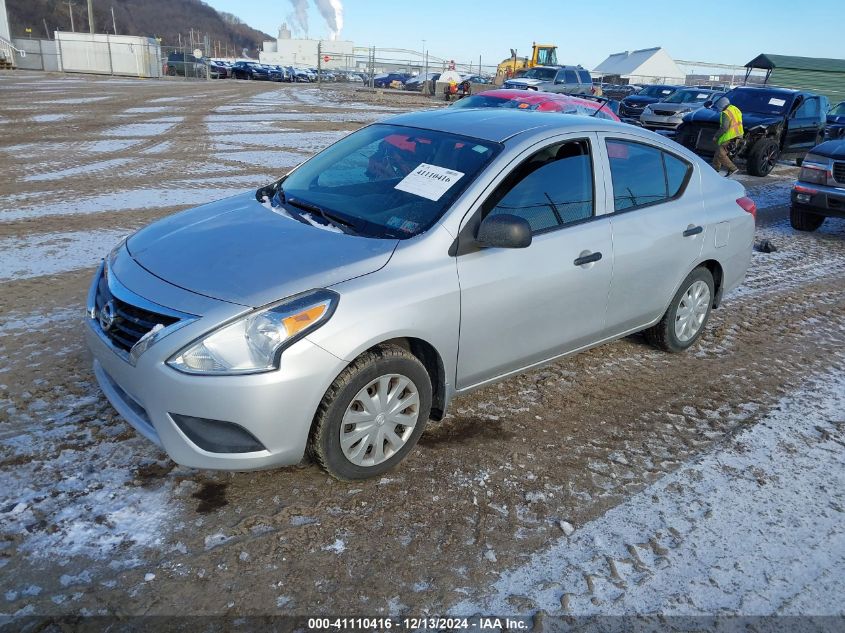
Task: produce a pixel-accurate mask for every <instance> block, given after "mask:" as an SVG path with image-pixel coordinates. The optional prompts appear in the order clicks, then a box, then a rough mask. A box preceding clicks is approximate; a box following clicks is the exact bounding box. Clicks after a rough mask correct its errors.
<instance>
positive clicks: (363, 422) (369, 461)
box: [309, 346, 432, 481]
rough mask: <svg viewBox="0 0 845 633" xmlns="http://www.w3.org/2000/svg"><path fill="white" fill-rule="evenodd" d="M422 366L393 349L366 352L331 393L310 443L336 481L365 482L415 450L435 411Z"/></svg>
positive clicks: (415, 360)
mask: <svg viewBox="0 0 845 633" xmlns="http://www.w3.org/2000/svg"><path fill="white" fill-rule="evenodd" d="M431 394H432V388H431V380H430V379H429V376H428V372H427V371H426V369H425V367H424V366H423V364H422V363H421V362H420V361H419V360H418V359H417V358H416V357H415V356H414V355H413V354H411V353H410V352H408V351H406V350H404V349H402V348H400V347H395V346H384V347H379V348H376V349H374V350H371V351H369V352H365V353H364V354H362V355H361V356H359V357H358V358H357V359H356V360H355V361H353V362H352V364H351V365H349V366H348V367H347V368H346V369H344V370H343V371H342V372H341V374H340V375H339V376H338V377H337V379H336V380H335V381H334V383H332V386H331V387H329V389H328V391H327V392H326V395H325V396H324V397H323V401H322V403H320V407H319V409H318V410H317V414H316V416H315V418H314V426H313V428H312V431H311V438H310V442H309V448H310V452H311V454H312V455H313V457H314V459H315V460H316V461H317V462H318V463H319V464H320V465H321V466H322V467H323V468H324V469H325V470H326V471H327V472H328V473H329V474H330V475H331V476H333V477H335V478H336V479H340V480H345V481H353V480H357V479H367V478H369V477H375V476H377V475H380V474H382V473H384V472H386V471H388V470H390V469H391V468H393V467H394V466H396V465H397V464H398V463H399V462H400V461H402V459H404V458H405V456H406V455H407V454H408V453H409V452H410V451H411V450H412V449H413V448H414V445H415V444H416V443H417V440H418V439H419V437H420V435H421V434H422V432H423V429H424V428H425V424H426V422H427V421H428V417H429V413H430V411H431Z"/></svg>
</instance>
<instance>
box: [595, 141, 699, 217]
mask: <svg viewBox="0 0 845 633" xmlns="http://www.w3.org/2000/svg"><path fill="white" fill-rule="evenodd" d="M607 154H608V159H609V160H610V176H611V181H612V183H613V206H614V210H615V211H629V210H631V209H637V208H640V207H646V206H651V205H653V204H660V203H662V202H667V201H668V200H672V199H674V198H677V197H679V196H680V195H681V194H682V193H683V191H684V188H685V187H686V184H687V181H688V180H689V175H690V173H691V172H692V165H690V164H689V163H688V162H686V161H685V160H683V159H681V158H679V157H677V156H675V155H674V154H670V153H668V152H665V151H663V150H661V149H659V148H657V147H653V146H651V145H646V144H645V143H639V142H634V141H623V140H620V139H608V140H607Z"/></svg>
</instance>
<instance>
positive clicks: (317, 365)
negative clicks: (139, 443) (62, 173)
mask: <svg viewBox="0 0 845 633" xmlns="http://www.w3.org/2000/svg"><path fill="white" fill-rule="evenodd" d="M98 278H99V273H98V276H95V280H94V284H97V283H98ZM89 303H90V300H89ZM90 314H91V313H90V312H89V316H88V318H86V320H85V321H86V323H85V337H86V341H87V344H88V347H89V349H90V350H91V352H92V354H93V356H94V374H95V376H96V379H97V382H98V383H99V385H100V388H101V389H102V391H103V393H104V394H105V395H106V397H107V398H108V400H109V402H111V404H112V406H114V408H115V409H116V410H117V412H118V413H119V414H120V415H121V416H122V417H123V418H124V419H125V420H126V421H127V422H129V424H131V425H132V426H133V427H134V428H135V429H136V430H137V431H138V432H139V433H140V434H141V435H143V436H144V437H146V438H147V439H149V440H150V441H152V442H154V443H155V444H157V445H158V446H160V447H161V448H163V449H164V450H165V451H166V452H167V454H168V455H169V456H170V458H171V459H173V461H175V462H177V463H179V464H182V465H184V466H190V467H193V468H207V469H215V470H256V469H262V468H270V467H275V466H287V465H292V464H296V463H298V462H299V461H300V460H301V459H302V456H303V454H304V452H305V448H306V445H307V442H308V434H309V432H310V429H311V422H312V420H313V418H314V414H315V412H316V410H317V407H318V406H319V404H320V402H321V400H322V398H323V396H324V394H325V392H326V390H327V389H328V387H329V386H330V385H331V383H332V382H333V381H334V378H335V377H336V376H337V375H338V374H339V373H340V372H341V371H342V369H343V368H344V367H345V365H346V363H345V362H344V361H342V360H340V359H338V358H337V357H335V356H333V355H332V354H330V353H329V352H327V351H325V350H324V349H322V348H321V347H319V346H317V345H315V344H313V343H311V342H310V341H308V340H307V339H302V340H300V341H298V342H297V343H295V344H293V345H292V346H291V347H289V348H288V349H286V350H285V351H284V353H283V354H282V359H281V367H280V369H278V370H276V371H271V372H266V373H260V374H250V375H239V376H207V375H191V374H185V373H182V372H179V371H177V370H175V369H173V368H172V367H170V366H169V365H167V364H166V361H167V359H168V358H170V357H171V356H172V355H173V354H174V353H176V352H177V351H179V350H180V349H182V348H183V347H184V346H185V345H187V344H188V343H190V342H191V341H193V340H195V339H196V338H197V336H198V335H201V334H202V332H203V331H204V330H208V329H212V328H213V327H214V325H215V324H212V323H206V324H204V325H203V324H202V322H203V320H204V319H203V318H199V319H197V320H196V321H195V322H193V323H191V324H190V325H188V326H186V327H183V328H181V329H179V330H178V331H176V332H174V333H172V334H169V335H168V336H166V337H164V338H162V339H161V340H160V341H157V342H155V343H153V344H152V345H150V346H149V347H148V349H147V350H146V351H145V352H143V353H142V354H140V355H139V356H138V357H137V358H136V359H134V364H133V362H130V360H129V355H127V354H126V353H125V352H123V350H120V349H118V348H117V347H115V346H114V345H113V344H112V342H111V341H110V340H109V338H108V337H107V336H106V335H105V334H104V333H103V330H102V328H101V327H100V324H99V322H98V320H97V319H95V318H91V316H90ZM174 416H190V417H191V418H200V419H204V420H208V421H213V422H217V421H220V422H223V423H229V424H234V425H237V426H238V427H240V428H241V429H244V430H245V431H247V432H248V433H249V434H251V435H252V437H253V438H255V439H256V440H257V441H258V442H259V443H260V444H259V445H260V447H261V448H260V450H254V451H251V452H217V450H215V451H209V450H204V449H203V448H201V447H200V446H199V445H197V443H195V442H194V441H192V439H190V438H189V437H188V435H186V433H185V431H184V430H183V428H182V427H180V425H179V424H177V421H176V419H174Z"/></svg>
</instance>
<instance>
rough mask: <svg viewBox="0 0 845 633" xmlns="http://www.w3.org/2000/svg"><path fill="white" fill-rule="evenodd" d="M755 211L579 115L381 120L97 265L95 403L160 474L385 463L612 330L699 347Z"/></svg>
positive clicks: (662, 147)
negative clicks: (139, 444)
mask: <svg viewBox="0 0 845 633" xmlns="http://www.w3.org/2000/svg"><path fill="white" fill-rule="evenodd" d="M755 212H756V208H755V206H754V203H753V202H752V201H751V200H749V199H748V198H747V197H745V191H744V189H743V188H742V186H741V185H740V184H738V183H736V182H733V181H731V180H728V179H725V178H721V177H719V176H718V175H717V174H716V172H715V171H713V169H711V168H710V167H709V166H708V165H707V164H706V163H704V162H703V161H702V160H701V159H699V158H698V157H696V156H695V155H694V154H693V153H691V152H690V151H688V150H686V149H684V148H683V147H681V146H679V145H677V144H675V143H673V142H672V141H669V140H667V139H664V138H662V137H660V136H659V135H656V134H653V133H651V132H648V131H646V130H641V129H637V128H634V127H631V126H627V125H624V124H621V123H616V122H613V121H605V120H598V119H595V118H589V117H581V116H568V115H563V114H549V113H540V112H516V111H506V110H501V109H495V108H494V109H482V110H474V109H458V110H455V109H448V110H441V111H433V112H423V113H416V114H407V115H401V116H399V117H396V118H393V119H390V120H389V121H387V122H385V123H379V124H374V125H370V126H368V127H365V128H363V129H361V130H359V131H358V132H355V133H353V134H351V135H349V136H347V137H346V138H344V139H343V140H341V141H339V142H337V143H335V144H334V145H332V146H331V147H329V148H328V149H326V150H325V151H323V152H321V153H320V154H317V155H316V156H314V157H313V158H311V159H310V160H308V161H307V162H305V163H304V164H302V165H300V166H299V167H298V168H297V169H295V170H294V171H292V172H291V173H290V174H288V175H287V176H286V177H284V178H282V179H280V180H279V181H277V182H275V183H273V184H271V185H268V186H266V187H263V188H261V189H259V190H258V191H257V192H249V193H245V194H243V195H240V196H236V197H234V198H229V199H227V200H221V201H219V202H215V203H212V204H207V205H204V206H201V207H197V208H195V209H191V210H188V211H184V212H182V213H179V214H177V215H174V216H172V217H169V218H166V219H164V220H161V221H158V222H156V223H154V224H152V225H150V226H148V227H146V228H144V229H142V230H141V231H139V232H137V233H135V234H134V235H132V236H131V237H129V238H128V239H127V240H126V241H125V242H123V243H121V244H119V245H118V246H116V247H115V248H114V250H112V252H111V253H110V254H109V255H108V257H107V258H106V259H105V261H104V262H103V264H102V265H101V266H100V268H99V270H98V271H97V274H96V276H95V278H94V280H93V283H92V286H91V290H90V293H89V297H88V317H89V318H88V319H87V325H86V331H87V339H88V343H89V345H90V347H91V350H92V351H93V354H94V358H95V360H94V371H95V373H96V376H97V379H98V381H99V383H100V386H101V387H102V389H103V391H104V392H105V394H106V396H107V397H108V399H109V400H110V401H111V403H112V404H113V405H114V407H115V408H116V409H117V410H118V411H119V412H120V414H121V415H122V416H123V417H125V418H126V419H127V420H128V421H129V422H130V423H131V424H132V425H133V426H134V427H135V428H136V429H137V430H138V431H139V432H140V433H141V434H143V435H144V436H146V437H147V438H149V439H150V440H152V441H153V442H155V443H156V444H158V445H159V446H161V447H163V448H164V450H166V451H167V453H168V454H169V455H170V456H171V457H172V458H173V459H174V460H175V461H177V462H179V463H180V464H184V465H187V466H193V467H198V468H217V469H232V470H248V469H255V468H266V467H272V466H280V465H288V464H294V463H296V462H298V461H300V460H301V459H302V457H303V455H304V453H305V451H306V450H308V451H309V452H310V454H311V455H313V457H314V458H315V459H316V460H317V461H318V462H319V463H320V464H321V465H322V466H323V467H324V468H325V469H326V470H327V471H328V472H329V473H331V474H332V475H333V476H335V477H338V478H340V479H359V478H365V477H371V476H373V475H377V474H379V473H382V472H384V471H386V470H387V469H389V468H391V467H393V466H395V465H396V464H397V463H398V462H399V461H401V460H402V459H403V458H404V457H405V456H406V455H407V454H408V452H409V451H410V450H411V449H412V448H413V446H414V445H415V444H416V442H417V439H418V438H419V436H420V434H421V433H422V432H423V429H424V427H425V424H426V422H427V421H428V420H429V419H430V418H431V419H435V420H439V419H441V418H442V417H443V416H444V414H445V412H446V409H447V406H448V404H449V402H450V400H451V399H452V398H453V397H454V396H456V395H458V394H462V393H465V392H467V391H469V390H471V389H473V388H476V387H479V386H481V385H485V384H488V383H490V382H492V381H496V380H501V379H502V378H505V377H507V376H510V375H512V374H514V373H516V372H521V371H525V370H526V369H530V368H533V367H537V366H539V365H541V364H543V363H547V362H549V361H552V360H554V359H559V358H560V357H562V356H565V355H567V354H572V353H574V352H577V351H579V350H583V349H586V348H589V347H592V346H595V345H597V344H599V343H603V342H605V341H610V340H613V339H616V338H619V337H621V336H625V335H627V334H630V333H632V332H638V331H644V332H645V334H646V337H647V338H648V340H649V341H651V342H653V343H654V344H656V345H657V346H659V347H661V348H663V349H665V350H667V351H672V352H676V351H681V350H684V349H686V348H688V347H690V346H691V345H693V344H694V343H695V342H696V340H697V339H698V338H699V336H701V333H702V331H703V330H704V327H705V324H706V322H707V319H708V316H709V314H710V310H711V308H715V307H717V306H718V305H719V302H720V301H721V299H722V297H723V296H724V295H725V293H727V292H729V291H730V290H731V289H733V288H735V287H736V286H737V285H738V284H739V283H740V282H741V281H742V279H743V277H744V275H745V271H746V267H747V266H748V263H749V259H750V256H751V246H752V238H753V233H754V214H755Z"/></svg>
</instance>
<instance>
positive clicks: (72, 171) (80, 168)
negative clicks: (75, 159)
mask: <svg viewBox="0 0 845 633" xmlns="http://www.w3.org/2000/svg"><path fill="white" fill-rule="evenodd" d="M131 162H133V159H131V158H113V159H111V160H103V161H99V162H96V163H88V164H86V165H77V166H76V167H69V168H67V169H62V170H59V171H52V172H49V173H46V174H33V175H32V176H26V177H25V178H24V181H25V182H32V181H39V180H53V179H54V178H67V177H69V176H79V175H82V174H91V173H96V172H101V171H111V170H113V169H118V168H119V167H124V166H126V165H128V164H129V163H131Z"/></svg>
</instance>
